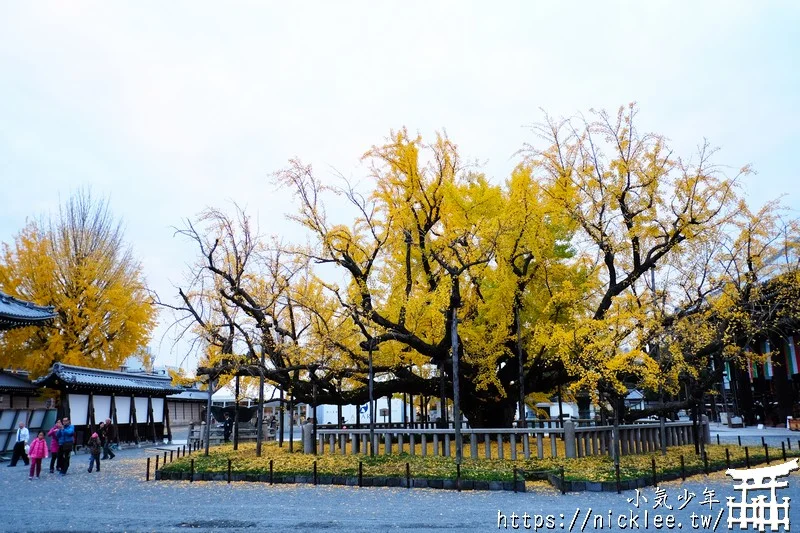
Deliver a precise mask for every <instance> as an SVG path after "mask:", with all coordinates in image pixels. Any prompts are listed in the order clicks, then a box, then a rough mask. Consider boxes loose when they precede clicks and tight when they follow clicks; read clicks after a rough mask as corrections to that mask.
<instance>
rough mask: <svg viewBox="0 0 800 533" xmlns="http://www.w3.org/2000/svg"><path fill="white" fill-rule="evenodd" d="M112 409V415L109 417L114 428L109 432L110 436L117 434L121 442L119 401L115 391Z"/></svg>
mask: <svg viewBox="0 0 800 533" xmlns="http://www.w3.org/2000/svg"><path fill="white" fill-rule="evenodd" d="M110 409H111V416H110V417H109V418H110V419H111V426H112V430H111V431H110V432H109V438H111V437H113V436H116V437H117V441H118V442H119V433H118V432H117V430H118V428H117V402H116V396H115V395H114V393H113V392H112V393H111V408H110Z"/></svg>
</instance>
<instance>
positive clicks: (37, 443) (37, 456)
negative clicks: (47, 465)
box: [28, 431, 48, 480]
mask: <svg viewBox="0 0 800 533" xmlns="http://www.w3.org/2000/svg"><path fill="white" fill-rule="evenodd" d="M28 456H29V457H30V458H31V471H30V473H29V474H28V479H29V480H33V475H34V474H36V479H39V475H40V474H41V473H42V459H44V458H45V457H47V456H48V452H47V441H46V440H44V431H40V432H39V434H38V435H37V436H36V438H35V439H33V442H31V447H30V451H29V453H28Z"/></svg>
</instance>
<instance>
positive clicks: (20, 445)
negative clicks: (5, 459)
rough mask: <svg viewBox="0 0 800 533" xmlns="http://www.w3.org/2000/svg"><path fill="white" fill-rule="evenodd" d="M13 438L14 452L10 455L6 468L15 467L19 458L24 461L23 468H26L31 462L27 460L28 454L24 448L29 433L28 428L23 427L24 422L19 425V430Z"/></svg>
mask: <svg viewBox="0 0 800 533" xmlns="http://www.w3.org/2000/svg"><path fill="white" fill-rule="evenodd" d="M14 437H15V438H16V440H15V441H14V452H13V453H12V454H11V462H10V463H8V466H17V461H19V458H20V457H22V460H23V461H25V466H28V465H29V464H30V462H31V461H30V459H28V452H27V451H26V450H25V448H26V447H27V446H28V439H29V438H30V433H28V428H26V427H25V422H20V423H19V429H17V433H16V435H14Z"/></svg>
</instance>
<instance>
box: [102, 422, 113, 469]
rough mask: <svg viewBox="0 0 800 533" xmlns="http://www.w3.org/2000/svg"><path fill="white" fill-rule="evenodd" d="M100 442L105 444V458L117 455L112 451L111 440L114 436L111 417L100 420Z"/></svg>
mask: <svg viewBox="0 0 800 533" xmlns="http://www.w3.org/2000/svg"><path fill="white" fill-rule="evenodd" d="M99 433H100V443H101V444H102V445H103V457H102V458H103V459H113V458H114V457H115V456H116V455H115V454H114V452H112V451H111V441H112V439H113V437H114V432H113V428H112V426H111V419H110V418H106V421H105V422H100V431H99Z"/></svg>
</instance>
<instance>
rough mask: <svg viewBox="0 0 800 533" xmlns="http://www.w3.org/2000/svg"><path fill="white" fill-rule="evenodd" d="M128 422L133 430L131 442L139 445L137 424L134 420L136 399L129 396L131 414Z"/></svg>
mask: <svg viewBox="0 0 800 533" xmlns="http://www.w3.org/2000/svg"><path fill="white" fill-rule="evenodd" d="M130 416H131V418H130V421H129V422H128V424H129V425H130V426H131V428H132V429H133V432H132V434H133V442H134V443H135V444H139V423H138V421H137V420H136V398H135V397H134V396H133V394H131V412H130Z"/></svg>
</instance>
